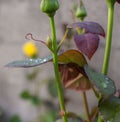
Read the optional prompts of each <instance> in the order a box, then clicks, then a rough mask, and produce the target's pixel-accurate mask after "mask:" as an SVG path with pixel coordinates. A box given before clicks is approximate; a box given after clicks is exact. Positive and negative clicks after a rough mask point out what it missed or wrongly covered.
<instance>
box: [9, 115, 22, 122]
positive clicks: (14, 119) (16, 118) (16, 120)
mask: <svg viewBox="0 0 120 122" xmlns="http://www.w3.org/2000/svg"><path fill="white" fill-rule="evenodd" d="M10 122H22V121H21V119H20V117H19V116H18V115H14V116H12V117H11V118H10Z"/></svg>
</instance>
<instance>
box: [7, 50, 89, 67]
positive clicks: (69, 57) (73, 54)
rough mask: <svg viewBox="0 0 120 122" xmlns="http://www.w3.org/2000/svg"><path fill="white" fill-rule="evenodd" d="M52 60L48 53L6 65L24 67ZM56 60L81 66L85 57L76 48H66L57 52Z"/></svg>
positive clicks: (84, 61)
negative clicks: (44, 55) (59, 52)
mask: <svg viewBox="0 0 120 122" xmlns="http://www.w3.org/2000/svg"><path fill="white" fill-rule="evenodd" d="M52 60H53V58H52V55H49V56H47V57H44V58H37V59H26V60H21V61H20V60H19V61H13V62H10V63H8V64H7V65H6V67H24V68H28V67H35V66H38V65H41V64H44V63H47V62H49V61H52ZM58 62H59V63H70V62H72V63H76V64H78V65H79V66H83V65H84V64H86V63H87V62H86V59H85V57H84V56H83V55H82V53H81V52H79V51H77V50H68V51H66V52H63V53H62V54H59V55H58Z"/></svg>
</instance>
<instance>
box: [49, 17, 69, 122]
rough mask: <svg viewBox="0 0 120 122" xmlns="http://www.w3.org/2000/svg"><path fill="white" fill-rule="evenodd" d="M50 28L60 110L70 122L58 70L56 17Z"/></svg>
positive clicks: (51, 18) (66, 121) (65, 120)
mask: <svg viewBox="0 0 120 122" xmlns="http://www.w3.org/2000/svg"><path fill="white" fill-rule="evenodd" d="M50 26H51V32H52V48H53V52H52V55H53V64H54V73H55V77H56V84H57V90H58V97H59V103H60V109H61V111H63V112H64V115H63V116H62V119H63V122H68V120H67V115H66V110H65V104H64V95H63V90H62V84H61V80H60V76H59V70H58V56H57V52H58V50H57V49H58V48H57V40H56V28H55V22H54V17H50Z"/></svg>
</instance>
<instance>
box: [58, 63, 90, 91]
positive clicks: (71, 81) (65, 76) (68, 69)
mask: <svg viewBox="0 0 120 122" xmlns="http://www.w3.org/2000/svg"><path fill="white" fill-rule="evenodd" d="M59 71H60V75H61V80H62V82H63V85H64V87H65V88H69V89H74V90H77V91H78V90H81V91H85V90H88V89H90V88H91V83H90V81H89V79H88V78H87V76H86V73H85V71H84V69H83V68H82V67H79V66H78V65H76V64H74V63H69V64H59Z"/></svg>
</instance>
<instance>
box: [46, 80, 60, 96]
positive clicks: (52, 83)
mask: <svg viewBox="0 0 120 122" xmlns="http://www.w3.org/2000/svg"><path fill="white" fill-rule="evenodd" d="M48 91H49V93H50V95H51V96H53V97H57V96H58V94H57V86H56V82H55V79H49V82H48Z"/></svg>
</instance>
